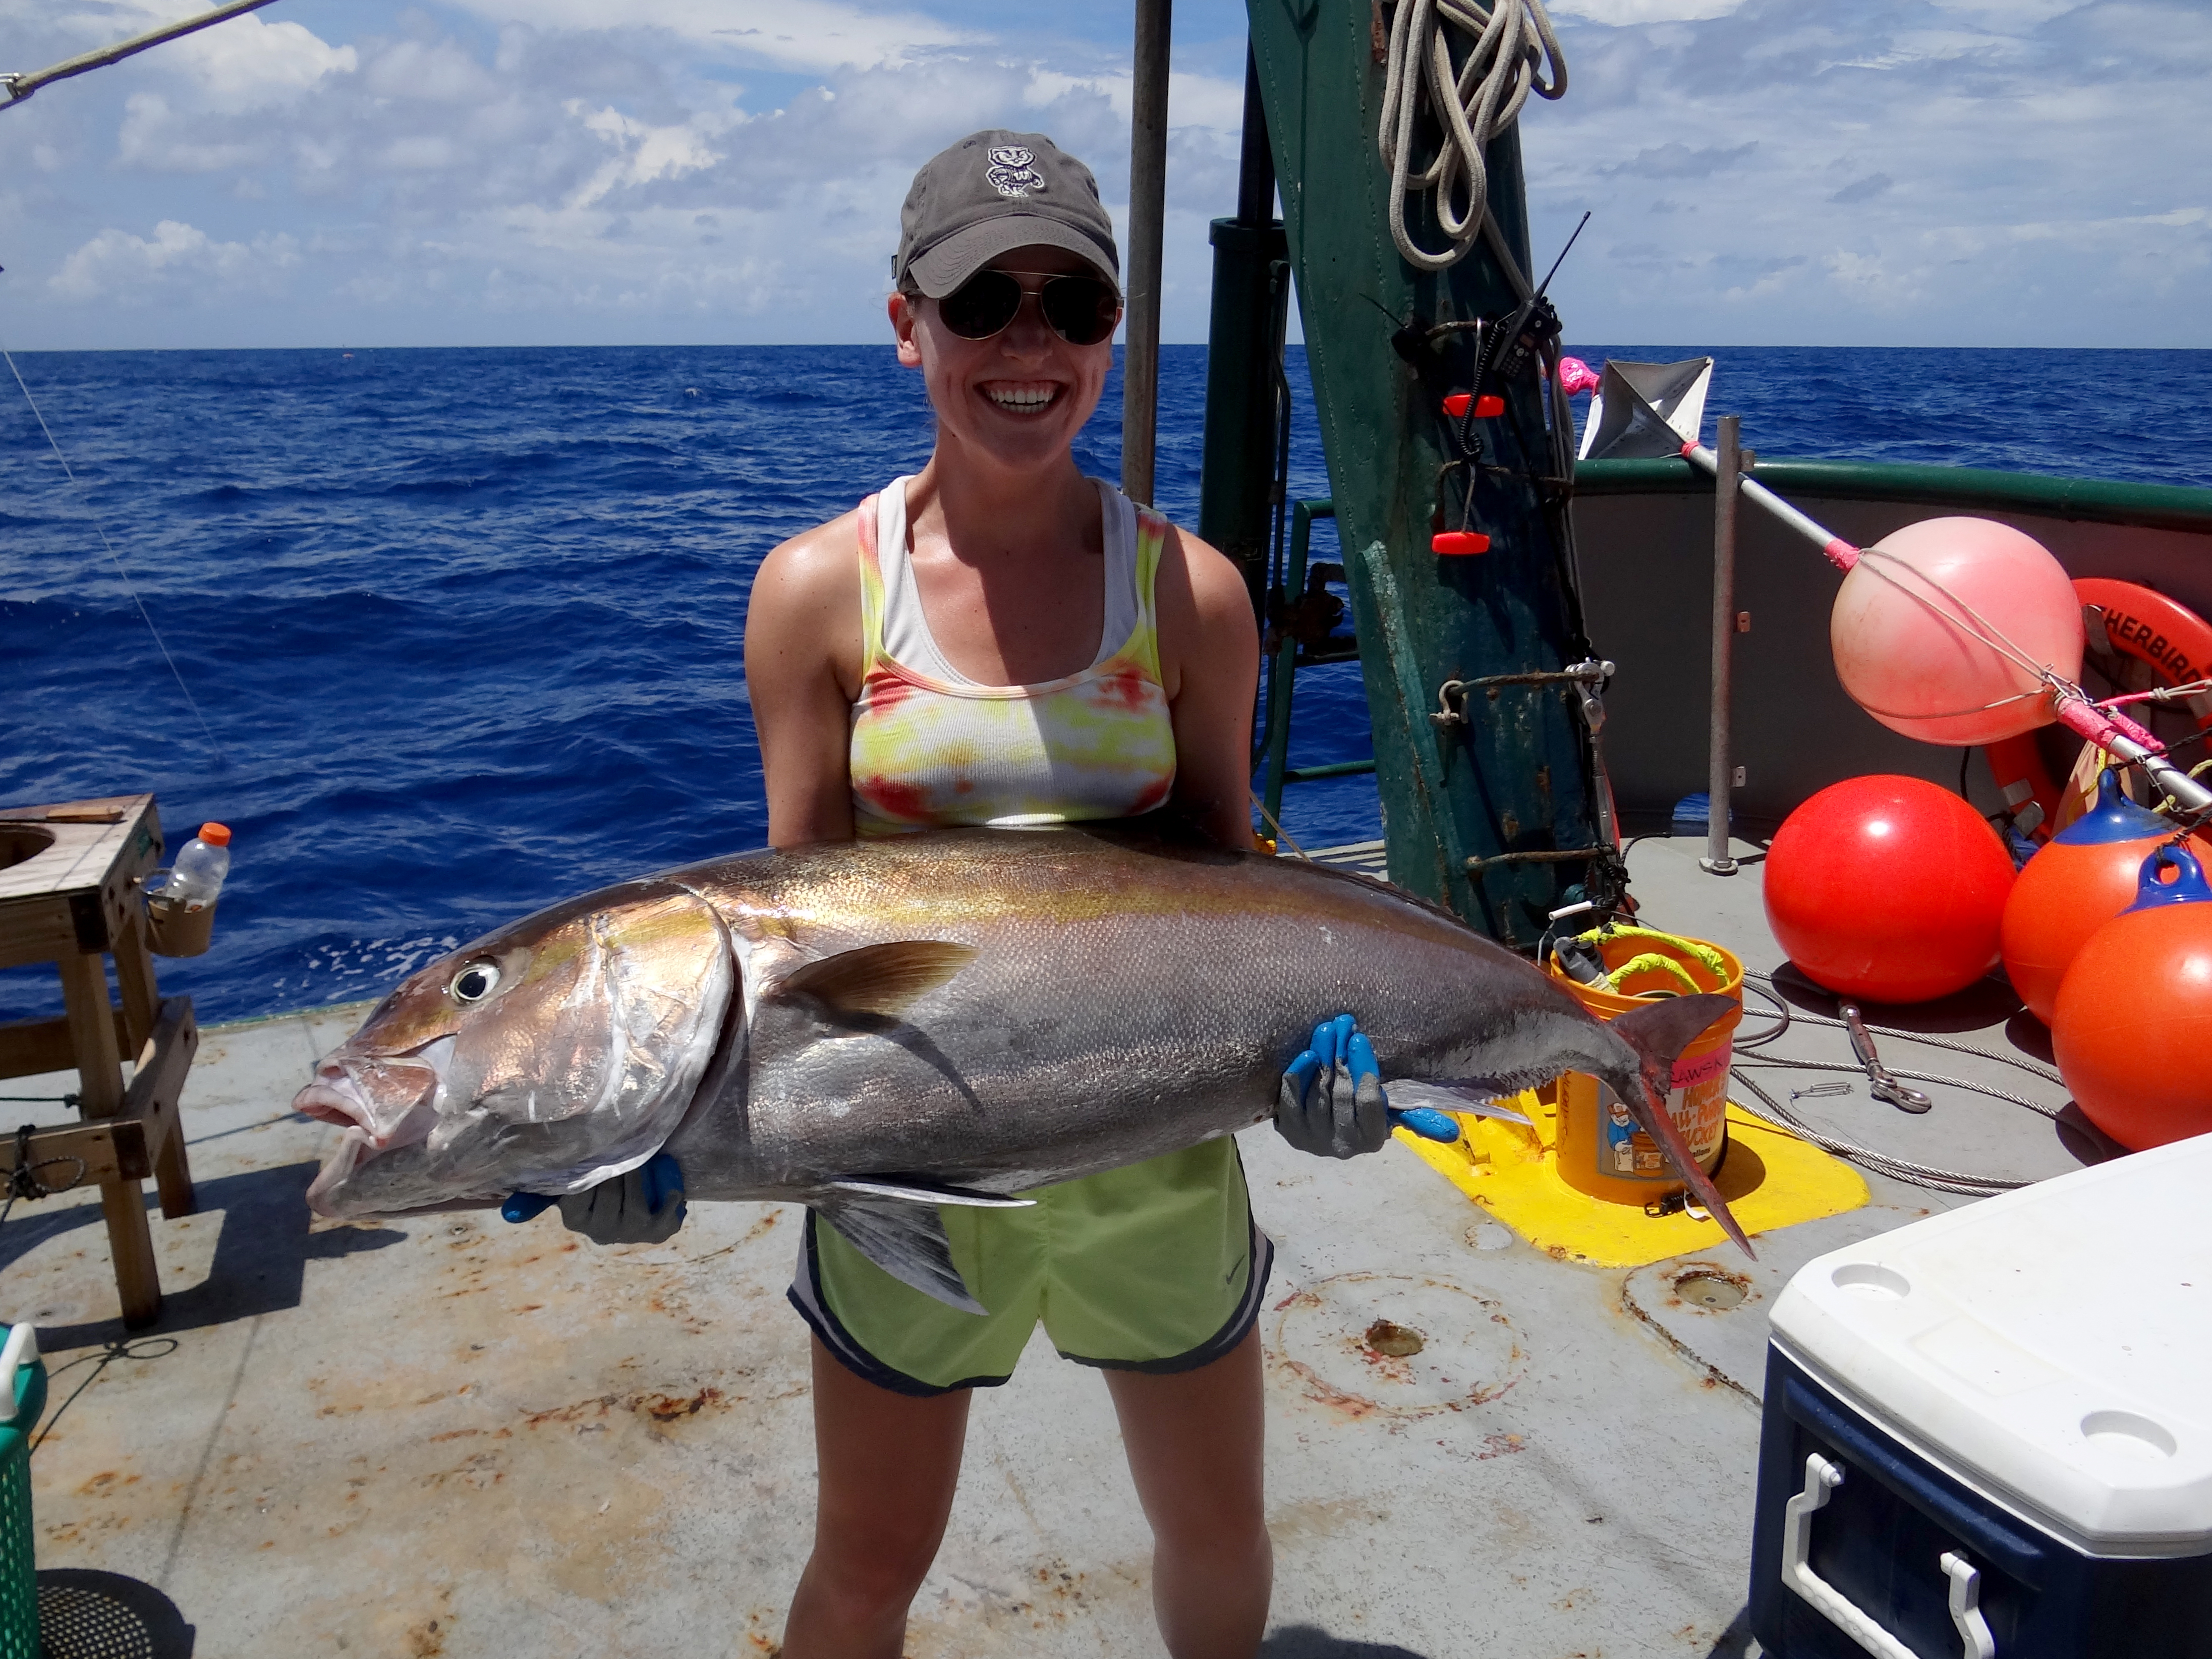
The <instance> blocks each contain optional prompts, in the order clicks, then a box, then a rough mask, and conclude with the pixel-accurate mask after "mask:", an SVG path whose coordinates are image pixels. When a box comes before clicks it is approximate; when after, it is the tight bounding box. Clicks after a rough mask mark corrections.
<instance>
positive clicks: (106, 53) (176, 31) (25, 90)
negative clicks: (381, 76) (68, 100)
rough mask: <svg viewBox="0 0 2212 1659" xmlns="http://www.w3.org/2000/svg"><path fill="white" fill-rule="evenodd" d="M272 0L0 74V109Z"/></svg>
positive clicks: (249, 0) (240, 2)
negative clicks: (41, 65)
mask: <svg viewBox="0 0 2212 1659" xmlns="http://www.w3.org/2000/svg"><path fill="white" fill-rule="evenodd" d="M269 3H270V0H229V3H228V4H227V5H221V6H217V7H216V9H214V10H213V11H210V12H204V13H202V14H201V15H199V16H197V17H187V18H185V19H184V20H183V21H180V22H175V23H164V24H163V25H161V27H160V28H157V29H153V30H149V32H148V33H144V34H134V35H132V36H131V39H129V40H119V41H118V42H117V43H116V44H115V45H113V46H101V47H100V48H99V49H98V50H97V51H94V52H85V53H83V54H82V56H79V57H76V58H69V59H67V60H66V61H65V62H63V63H59V64H55V65H53V66H52V68H51V69H42V70H34V71H33V72H31V73H28V74H16V75H0V109H6V108H9V106H12V105H15V104H20V103H21V102H22V101H23V100H25V99H26V98H28V97H29V96H30V95H31V94H33V93H34V92H36V91H37V90H38V89H39V88H40V87H43V86H46V85H47V84H48V83H49V82H54V81H66V80H68V79H69V78H70V76H72V75H82V74H83V73H84V72H85V71H86V70H96V69H102V68H105V67H106V65H108V64H119V63H121V62H122V61H123V60H124V59H125V58H131V57H135V56H137V54H138V53H139V52H144V51H146V50H147V49H148V48H149V47H151V46H160V45H161V43H162V42H163V41H165V40H175V39H177V38H178V37H179V35H185V34H191V33H194V32H196V31H197V30H199V29H204V28H207V27H210V25H212V24H216V23H220V22H222V21H225V20H226V19H228V18H232V17H235V16H237V15H239V14H240V12H248V11H256V10H258V9H260V8H261V7H263V6H265V5H267V4H269Z"/></svg>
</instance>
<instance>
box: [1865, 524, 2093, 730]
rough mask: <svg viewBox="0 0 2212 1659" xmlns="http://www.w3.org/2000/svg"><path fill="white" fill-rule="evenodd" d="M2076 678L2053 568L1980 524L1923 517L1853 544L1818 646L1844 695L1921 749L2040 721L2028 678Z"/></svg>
mask: <svg viewBox="0 0 2212 1659" xmlns="http://www.w3.org/2000/svg"><path fill="white" fill-rule="evenodd" d="M1999 636H2001V637H2002V640H2004V641H2009V643H2010V644H2011V645H2012V646H2013V647H2015V648H2016V649H2017V651H2018V653H2019V654H2020V655H2021V656H2022V657H2024V658H2025V659H2027V663H2031V664H2033V665H2036V666H2037V667H2039V668H2049V669H2051V670H2052V671H2055V672H2056V673H2057V674H2058V675H2060V676H2061V677H2062V678H2065V679H2067V680H2069V681H2070V680H2075V679H2077V678H2080V676H2081V650H2082V633H2081V603H2080V601H2079V600H2078V599H2075V596H2074V586H2073V583H2072V582H2071V581H2070V580H2069V579H2068V577H2067V574H2066V571H2065V568H2064V567H2063V566H2062V565H2061V564H2060V563H2059V562H2058V561H2057V560H2056V559H2054V558H2052V557H2051V555H2050V554H2049V553H2048V552H2046V551H2045V550H2044V547H2043V545H2042V544H2040V543H2039V542H2038V541H2036V540H2035V539H2034V538H2033V537H2030V536H2027V535H2024V534H2022V533H2021V532H2019V531H2017V530H2015V529H2014V528H2012V526H2009V525H2002V524H1998V523H1996V521H1994V520H1990V519H1926V520H1922V521H1921V522H1920V523H1918V524H1911V525H1907V526H1905V528H1904V529H1902V530H1899V531H1897V532H1893V534H1891V535H1888V536H1885V537H1884V538H1882V539H1881V541H1879V542H1877V543H1875V544H1874V545H1873V546H1872V547H1869V548H1867V549H1864V550H1863V551H1862V552H1861V553H1860V555H1859V556H1858V560H1857V562H1856V563H1855V564H1854V565H1853V566H1852V567H1851V569H1850V574H1848V575H1846V576H1845V577H1844V585H1843V587H1842V589H1841V590H1840V591H1839V592H1838V593H1837V595H1836V606H1835V610H1834V611H1832V613H1831V614H1830V617H1829V619H1828V641H1829V644H1830V645H1831V646H1832V647H1833V648H1834V651H1835V654H1836V677H1837V678H1838V679H1840V680H1841V681H1842V682H1843V683H1844V690H1845V691H1847V692H1849V693H1850V696H1851V700H1852V701H1853V702H1856V703H1857V704H1858V706H1859V707H1860V708H1863V709H1865V710H1866V711H1867V713H1868V714H1871V715H1873V716H1874V717H1875V719H1876V720H1880V721H1881V723H1882V724H1883V725H1884V726H1887V727H1889V728H1890V730H1892V731H1893V732H1903V733H1904V734H1905V736H1906V737H1908V738H1919V739H1920V740H1921V741H1922V742H1923V743H1942V744H1958V745H1966V744H1984V743H1993V742H1995V741H1996V740H1997V739H1998V738H2010V737H2017V736H2018V735H2019V734H2020V733H2021V732H2028V731H2033V729H2034V728H2035V727H2037V726H2044V725H2047V724H2049V722H2050V721H2051V718H2052V715H2051V702H2050V699H2049V698H2048V697H2047V696H2045V695H2044V694H2043V691H2042V689H2041V684H2040V682H2039V678H2038V676H2037V675H2036V674H2035V673H2034V672H2033V671H2030V669H2029V668H2028V667H2027V666H2025V665H2021V664H2019V663H2016V662H2015V661H2014V660H2012V659H2011V658H2010V657H2009V656H2008V654H2007V653H2005V652H2003V651H2002V650H2001V649H1999V648H1997V647H1996V645H1995V644H1994V643H1992V642H1991V641H1995V640H1996V639H1997V638H1998V637H1999Z"/></svg>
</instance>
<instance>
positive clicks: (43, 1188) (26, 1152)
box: [0, 1123, 84, 1223]
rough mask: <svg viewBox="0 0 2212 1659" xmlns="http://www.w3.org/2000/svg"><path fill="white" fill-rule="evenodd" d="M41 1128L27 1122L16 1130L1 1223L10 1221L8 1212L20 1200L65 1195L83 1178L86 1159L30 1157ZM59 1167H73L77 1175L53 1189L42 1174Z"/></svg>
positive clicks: (1, 1208)
mask: <svg viewBox="0 0 2212 1659" xmlns="http://www.w3.org/2000/svg"><path fill="white" fill-rule="evenodd" d="M38 1129H39V1126H38V1125H37V1124H35V1123H26V1124H24V1125H23V1126H22V1127H21V1128H19V1129H17V1130H16V1131H15V1168H14V1169H12V1170H9V1172H8V1179H7V1182H6V1185H5V1189H4V1190H5V1191H6V1194H7V1198H8V1201H7V1202H6V1203H5V1204H0V1223H4V1222H6V1220H7V1219H8V1212H9V1211H11V1210H13V1209H14V1208H15V1202H16V1200H18V1199H24V1198H28V1199H40V1198H51V1197H52V1196H53V1194H56V1193H65V1192H67V1191H69V1189H70V1188H72V1187H74V1186H76V1185H77V1183H78V1182H82V1180H83V1179H84V1160H83V1159H82V1158H35V1159H34V1158H32V1156H31V1137H32V1136H33V1135H34V1134H36V1133H38ZM55 1164H76V1174H75V1175H73V1176H70V1178H69V1179H68V1180H67V1181H64V1182H62V1184H61V1185H60V1186H58V1187H50V1186H48V1185H47V1184H46V1182H44V1181H42V1180H40V1178H39V1171H40V1170H50V1169H52V1167H53V1166H54V1165H55Z"/></svg>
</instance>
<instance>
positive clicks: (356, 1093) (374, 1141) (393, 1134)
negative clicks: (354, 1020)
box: [292, 1037, 453, 1155]
mask: <svg viewBox="0 0 2212 1659" xmlns="http://www.w3.org/2000/svg"><path fill="white" fill-rule="evenodd" d="M452 1051H453V1040H452V1037H438V1040H435V1042H429V1044H425V1046H422V1048H418V1051H416V1053H414V1055H404V1057H387V1055H349V1053H347V1051H345V1048H338V1051H337V1053H331V1055H325V1057H323V1061H321V1064H319V1066H316V1068H314V1082H310V1084H307V1086H305V1088H301V1091H299V1093H296V1095H295V1097H292V1110H295V1113H299V1115H301V1117H312V1119H316V1121H321V1124H337V1126H338V1128H345V1130H349V1133H356V1134H358V1137H361V1141H362V1148H365V1151H368V1152H372V1155H374V1152H389V1151H394V1148H398V1146H414V1144H416V1141H427V1139H429V1133H431V1130H434V1128H435V1126H438V1095H441V1093H442V1086H445V1064H442V1061H445V1060H447V1057H449V1055H452Z"/></svg>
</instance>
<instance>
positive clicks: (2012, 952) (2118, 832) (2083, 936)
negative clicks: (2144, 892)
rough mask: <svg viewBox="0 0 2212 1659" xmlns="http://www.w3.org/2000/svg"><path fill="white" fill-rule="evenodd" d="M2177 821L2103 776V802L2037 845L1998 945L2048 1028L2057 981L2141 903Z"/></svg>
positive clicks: (2017, 985)
mask: <svg viewBox="0 0 2212 1659" xmlns="http://www.w3.org/2000/svg"><path fill="white" fill-rule="evenodd" d="M2172 833H2173V825H2172V823H2169V822H2168V821H2167V820H2166V819H2165V818H2162V817H2159V816H2158V814H2157V813H2155V812H2152V811H2146V810H2145V809H2144V808H2142V807H2140V806H2138V805H2136V804H2135V803H2134V802H2133V801H2131V800H2130V799H2128V798H2127V797H2126V796H2125V795H2123V794H2122V793H2120V783H2119V776H2118V774H2117V773H2114V772H2109V771H2108V772H2106V773H2105V774H2104V775H2102V776H2100V778H2099V779H2098V780H2097V805H2096V808H2095V810H2094V811H2088V812H2085V813H2083V814H2082V815H2081V817H2078V818H2076V819H2075V821H2074V822H2073V823H2069V824H2068V825H2067V826H2066V828H2065V829H2063V830H2061V831H2060V832H2059V833H2058V834H2057V836H2054V837H2053V838H2052V839H2051V842H2050V843H2049V844H2048V845H2046V846H2045V847H2043V848H2040V849H2039V850H2038V851H2037V853H2036V854H2035V856H2034V857H2033V858H2032V859H2030V860H2028V861H2027V867H2026V868H2025V869H2023V870H2022V871H2021V872H2020V879H2019V880H2018V881H2016V882H2015V883H2014V884H2013V890H2012V896H2011V897H2010V898H2009V899H2008V900H2006V901H2005V908H2004V925H2003V927H2002V931H2001V933H2000V935H1999V948H2000V950H2001V951H2002V954H2003V956H2004V965H2005V975H2006V977H2007V978H2008V979H2010V980H2011V981H2012V988H2013V989H2014V990H2015V991H2017V992H2019V993H2020V1000H2021V1001H2022V1002H2025V1003H2026V1004H2027V1006H2028V1012H2031V1013H2033V1015H2034V1016H2035V1017H2036V1018H2038V1019H2039V1020H2041V1021H2042V1022H2043V1023H2044V1024H2045V1025H2048V1024H2051V1009H2052V1008H2053V1007H2054V1006H2056V1005H2057V1001H2058V983H2059V981H2061V980H2063V979H2064V978H2065V977H2066V969H2067V968H2068V967H2069V965H2070V964H2071V963H2072V962H2073V960H2074V957H2075V952H2077V951H2080V950H2081V947H2082V946H2083V945H2087V943H2088V942H2089V936H2090V935H2091V934H2093V933H2095V932H2096V931H2097V930H2098V929H2099V928H2100V927H2103V926H2104V925H2105V924H2106V922H2108V921H2111V920H2112V918H2113V917H2114V916H2117V915H2119V914H2120V912H2121V911H2123V910H2124V909H2126V908H2128V907H2129V906H2130V904H2133V903H2134V902H2135V901H2136V886H2137V884H2138V883H2139V881H2140V879H2141V878H2142V864H2143V860H2144V859H2146V858H2148V856H2149V855H2150V854H2151V853H2152V852H2153V851H2154V849H2155V848H2157V847H2158V846H2159V844H2160V842H2164V841H2166V839H2167V838H2168V837H2169V836H2172Z"/></svg>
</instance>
